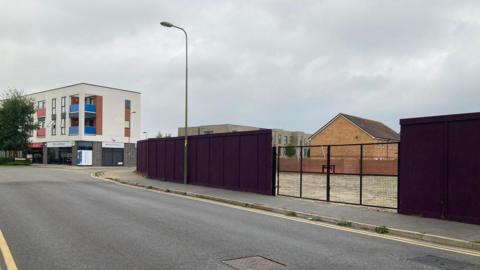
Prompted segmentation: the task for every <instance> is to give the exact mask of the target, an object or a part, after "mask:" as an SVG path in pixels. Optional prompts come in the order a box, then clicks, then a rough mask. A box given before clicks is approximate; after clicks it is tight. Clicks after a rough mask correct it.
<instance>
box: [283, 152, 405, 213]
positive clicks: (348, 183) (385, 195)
mask: <svg viewBox="0 0 480 270" xmlns="http://www.w3.org/2000/svg"><path fill="white" fill-rule="evenodd" d="M276 151H277V153H278V155H277V161H276V162H277V171H276V175H277V194H278V195H284V196H292V197H298V198H307V199H313V200H322V201H330V202H339V203H347V204H358V205H366V206H375V207H384V208H392V209H395V208H397V195H398V187H397V186H398V143H376V144H351V145H322V146H287V147H277V149H276Z"/></svg>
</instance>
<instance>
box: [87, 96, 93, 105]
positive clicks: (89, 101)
mask: <svg viewBox="0 0 480 270" xmlns="http://www.w3.org/2000/svg"><path fill="white" fill-rule="evenodd" d="M85 104H95V96H90V97H86V98H85Z"/></svg>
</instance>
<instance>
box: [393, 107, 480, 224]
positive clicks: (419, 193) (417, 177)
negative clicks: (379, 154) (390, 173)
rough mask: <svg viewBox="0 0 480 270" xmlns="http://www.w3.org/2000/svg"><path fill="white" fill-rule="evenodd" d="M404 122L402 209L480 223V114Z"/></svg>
mask: <svg viewBox="0 0 480 270" xmlns="http://www.w3.org/2000/svg"><path fill="white" fill-rule="evenodd" d="M400 123H401V126H402V127H401V144H400V150H401V151H400V152H401V156H400V179H399V194H400V196H399V212H400V213H404V214H416V215H423V216H428V217H437V218H446V219H450V220H456V221H463V222H470V223H477V224H480V208H479V207H478V205H480V196H478V194H480V180H479V179H480V166H478V161H479V160H480V113H472V114H456V115H445V116H434V117H425V118H412V119H402V120H401V121H400Z"/></svg>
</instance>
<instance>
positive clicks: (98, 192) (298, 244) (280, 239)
mask: <svg viewBox="0 0 480 270" xmlns="http://www.w3.org/2000/svg"><path fill="white" fill-rule="evenodd" d="M104 169H105V168H104ZM93 170H94V169H93V168H89V169H85V170H80V169H71V168H61V167H58V168H55V167H51V168H42V167H36V166H30V167H18V166H17V167H0V231H1V232H2V233H3V234H2V235H3V236H4V239H5V245H0V248H1V249H0V251H1V252H2V255H3V257H4V258H5V250H6V249H5V246H6V245H8V247H9V251H11V255H12V258H13V260H15V264H16V266H17V267H18V269H35V270H42V269H50V270H55V269H209V270H212V269H224V270H227V269H230V270H232V269H242V268H239V267H240V266H241V265H243V266H248V267H249V268H248V269H349V270H350V269H369V270H371V269H393V270H395V269H465V270H473V269H480V254H472V253H469V252H462V251H453V250H452V249H450V248H447V247H441V246H437V247H429V246H425V245H423V244H418V243H415V242H408V241H405V240H398V239H394V238H392V239H391V238H388V236H385V237H383V236H380V235H378V234H377V235H373V233H372V234H368V233H359V232H355V231H350V230H349V229H348V228H341V227H338V226H333V225H332V226H331V227H329V226H326V225H322V224H321V223H316V222H308V221H306V220H303V219H299V218H295V217H287V216H285V215H275V214H266V213H264V212H261V211H257V210H254V209H248V208H245V207H238V206H232V205H228V204H220V203H216V202H212V201H209V200H202V199H198V198H191V197H185V196H180V195H175V194H169V193H165V192H156V191H154V190H151V189H145V188H138V187H137V188H133V187H131V186H126V185H121V184H118V183H114V182H111V181H104V180H99V179H95V178H93V177H91V176H90V173H91V172H92V171H93ZM124 171H125V170H124ZM117 173H118V174H119V175H120V174H121V173H122V172H121V171H120V170H117ZM125 173H126V172H125ZM139 179H140V178H139ZM145 181H147V180H145ZM149 181H151V180H149ZM159 183H161V182H159ZM248 196H251V198H254V197H256V195H255V194H250V195H248ZM0 244H1V242H0ZM252 256H253V259H252V258H250V259H248V257H252ZM239 258H240V259H241V260H243V259H244V258H247V262H245V261H243V262H241V261H238V260H236V259H239ZM265 258H266V259H265ZM231 260H234V261H231ZM7 261H8V260H7V259H5V260H2V257H1V256H0V268H1V269H7V270H9V269H13V268H6V267H5V265H7V266H8V265H12V262H11V261H9V262H7ZM254 263H256V264H255V265H254ZM229 265H230V266H229ZM232 266H235V267H237V268H232ZM259 266H264V268H258V267H259ZM265 266H272V267H271V268H267V267H265ZM243 269H247V268H243Z"/></svg>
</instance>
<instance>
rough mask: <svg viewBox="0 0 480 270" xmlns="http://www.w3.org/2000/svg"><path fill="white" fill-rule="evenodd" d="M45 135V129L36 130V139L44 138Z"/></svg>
mask: <svg viewBox="0 0 480 270" xmlns="http://www.w3.org/2000/svg"><path fill="white" fill-rule="evenodd" d="M46 133H47V132H46V129H45V128H39V129H37V137H40V138H44V137H45V134H46Z"/></svg>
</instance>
